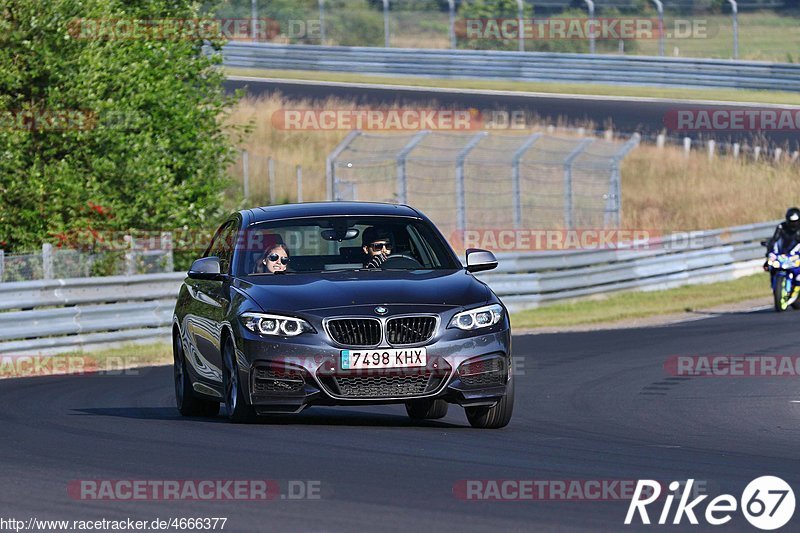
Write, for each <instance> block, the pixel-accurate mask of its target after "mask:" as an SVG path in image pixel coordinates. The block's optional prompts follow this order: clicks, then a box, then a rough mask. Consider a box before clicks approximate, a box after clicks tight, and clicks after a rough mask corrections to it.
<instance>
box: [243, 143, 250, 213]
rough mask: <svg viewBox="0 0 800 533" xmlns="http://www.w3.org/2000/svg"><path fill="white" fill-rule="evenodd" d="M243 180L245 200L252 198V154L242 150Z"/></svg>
mask: <svg viewBox="0 0 800 533" xmlns="http://www.w3.org/2000/svg"><path fill="white" fill-rule="evenodd" d="M242 180H243V181H244V201H245V202H247V201H248V200H250V154H248V153H247V150H242Z"/></svg>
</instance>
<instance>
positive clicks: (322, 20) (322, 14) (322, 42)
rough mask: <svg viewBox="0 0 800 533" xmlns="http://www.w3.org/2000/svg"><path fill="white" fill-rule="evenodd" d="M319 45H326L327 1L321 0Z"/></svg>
mask: <svg viewBox="0 0 800 533" xmlns="http://www.w3.org/2000/svg"><path fill="white" fill-rule="evenodd" d="M319 44H320V45H323V46H324V45H325V0H319Z"/></svg>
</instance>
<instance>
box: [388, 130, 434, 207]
mask: <svg viewBox="0 0 800 533" xmlns="http://www.w3.org/2000/svg"><path fill="white" fill-rule="evenodd" d="M429 133H430V131H428V130H422V131H420V132H418V133H417V134H416V135H414V136H413V137H411V140H410V141H408V144H406V145H405V146H404V147H403V149H402V150H400V152H398V154H397V159H396V161H397V193H396V195H397V202H398V203H400V204H405V203H408V177H407V176H406V158H407V157H408V154H409V153H411V150H413V149H414V147H415V146H417V145H418V144H419V143H420V142H422V139H424V138H425V136H427V135H428V134H429Z"/></svg>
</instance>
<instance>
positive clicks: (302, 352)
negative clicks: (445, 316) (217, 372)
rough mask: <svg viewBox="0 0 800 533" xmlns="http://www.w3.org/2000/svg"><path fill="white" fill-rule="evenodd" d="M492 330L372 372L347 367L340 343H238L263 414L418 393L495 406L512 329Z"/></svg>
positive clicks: (441, 342)
mask: <svg viewBox="0 0 800 533" xmlns="http://www.w3.org/2000/svg"><path fill="white" fill-rule="evenodd" d="M498 326H500V325H498ZM493 329H495V330H496V331H493V332H490V333H485V334H481V335H476V336H473V337H462V338H455V339H446V338H439V339H438V340H436V341H435V342H433V343H431V344H427V345H426V346H425V348H426V349H427V354H428V364H427V366H426V367H419V368H413V369H386V370H370V371H363V370H361V371H352V370H342V369H341V368H340V367H339V365H338V359H339V357H340V353H341V349H340V348H338V347H335V346H330V345H318V344H313V343H308V344H306V343H303V342H298V338H295V339H292V340H291V342H281V341H272V340H269V341H266V340H264V339H263V338H260V337H257V336H248V338H244V339H239V342H238V343H237V344H238V346H237V351H238V357H239V362H240V365H239V368H241V369H247V370H246V371H244V370H243V372H242V375H241V378H242V383H248V385H249V387H248V388H249V392H250V394H249V398H250V403H251V404H252V405H253V406H254V407H255V409H256V411H257V412H258V413H260V414H270V413H295V412H299V411H301V410H303V409H304V408H306V407H308V406H311V405H367V404H390V403H404V402H407V401H409V400H417V399H444V400H446V401H448V402H450V403H455V404H459V405H464V406H478V405H493V404H495V403H496V402H497V401H499V399H500V398H502V396H503V395H504V394H505V391H506V384H507V382H508V378H509V376H510V369H511V342H510V331H509V329H508V328H507V327H498V328H493Z"/></svg>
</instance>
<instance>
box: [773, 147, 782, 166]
mask: <svg viewBox="0 0 800 533" xmlns="http://www.w3.org/2000/svg"><path fill="white" fill-rule="evenodd" d="M774 155H775V162H776V163H780V161H781V156H782V155H783V148H775V154H774Z"/></svg>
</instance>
